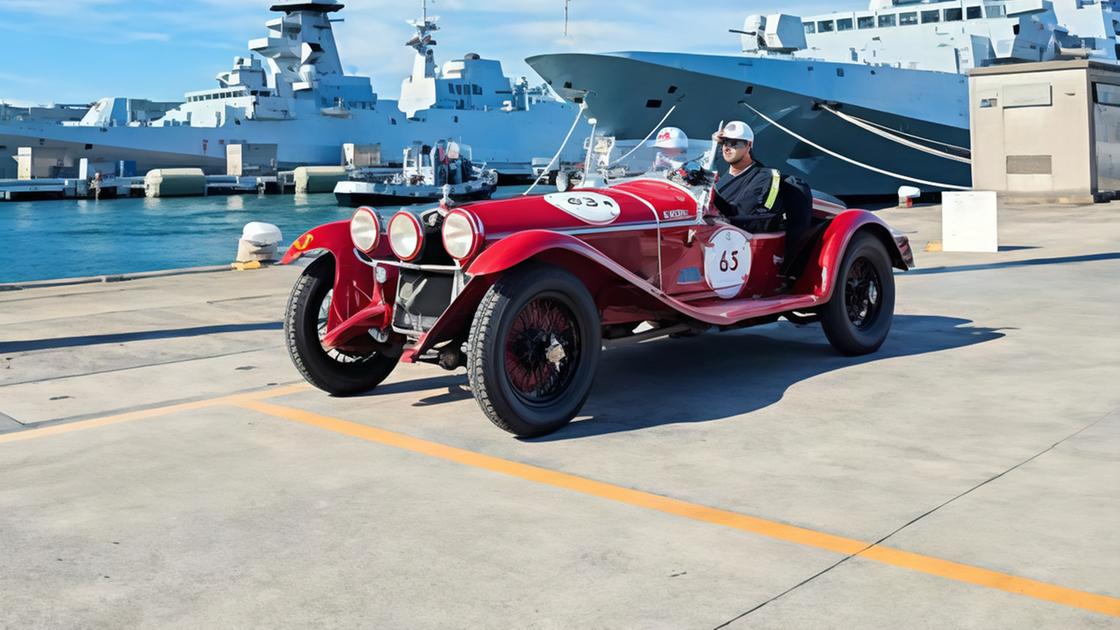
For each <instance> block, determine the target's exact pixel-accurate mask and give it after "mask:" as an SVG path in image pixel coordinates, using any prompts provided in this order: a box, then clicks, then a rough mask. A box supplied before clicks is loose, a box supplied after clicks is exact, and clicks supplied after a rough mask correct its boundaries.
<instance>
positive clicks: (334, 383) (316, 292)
mask: <svg viewBox="0 0 1120 630" xmlns="http://www.w3.org/2000/svg"><path fill="white" fill-rule="evenodd" d="M334 264H335V263H334V259H333V258H331V257H330V256H321V257H319V258H318V259H316V260H315V261H313V262H312V263H311V264H310V265H308V266H307V269H305V270H304V271H303V274H302V275H300V277H299V280H297V281H296V285H295V287H293V288H292V294H291V296H290V297H289V298H288V306H287V308H286V309H285V311H284V336H285V338H286V339H287V342H288V354H289V355H290V356H291V357H292V363H294V364H295V366H296V369H297V370H299V373H300V374H301V375H303V378H304V379H306V380H307V382H308V383H311V384H312V385H314V386H315V387H318V388H319V389H321V390H323V391H325V392H327V393H330V394H334V395H335V396H353V395H355V394H360V393H362V392H368V391H370V390H371V389H373V388H375V387H377V386H378V385H380V384H381V381H384V380H385V378H386V377H388V376H389V373H390V372H392V371H393V368H395V367H396V366H397V358H396V357H393V356H387V355H385V354H382V353H380V352H366V353H362V354H355V353H352V352H343V351H340V350H337V349H327V348H324V347H323V343H322V339H323V336H324V335H325V334H326V329H327V313H329V312H330V304H331V298H332V295H333V293H334Z"/></svg>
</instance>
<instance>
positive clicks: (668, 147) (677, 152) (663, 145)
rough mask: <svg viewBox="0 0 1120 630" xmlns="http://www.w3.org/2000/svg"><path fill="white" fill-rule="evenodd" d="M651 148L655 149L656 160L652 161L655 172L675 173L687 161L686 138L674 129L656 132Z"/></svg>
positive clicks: (669, 128)
mask: <svg viewBox="0 0 1120 630" xmlns="http://www.w3.org/2000/svg"><path fill="white" fill-rule="evenodd" d="M653 146H654V148H656V149H657V158H656V159H655V160H654V161H653V170H655V171H677V170H680V169H681V168H682V167H683V166H684V165H685V163H686V162H687V161H688V156H687V153H688V136H686V135H685V133H684V132H683V131H681V130H680V129H678V128H676V127H666V128H664V129H662V130H661V131H659V132H657V140H656V141H654V143H653Z"/></svg>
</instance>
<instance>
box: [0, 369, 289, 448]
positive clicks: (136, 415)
mask: <svg viewBox="0 0 1120 630" xmlns="http://www.w3.org/2000/svg"><path fill="white" fill-rule="evenodd" d="M306 389H307V385H303V384H300V385H288V386H286V387H277V388H273V389H266V390H261V391H259V392H250V393H248V394H234V395H232V396H221V397H218V398H208V399H206V400H197V401H194V402H188V403H179V404H177V405H167V406H164V407H153V408H151V409H141V410H140V411H130V412H128V413H121V414H116V415H112V416H104V417H101V418H91V419H89V420H79V421H77V422H68V423H65V424H55V425H51V426H49V427H43V428H41V429H27V430H26V431H17V432H15V433H5V434H2V435H0V444H7V443H9V442H22V441H24V440H34V439H36V438H44V437H49V436H52V435H61V434H63V433H73V432H74V431H84V430H86V429H96V428H98V427H107V426H110V425H114V424H121V423H124V422H134V421H136V420H144V419H147V418H156V417H159V416H165V415H167V414H169V413H176V412H178V411H193V410H197V409H206V408H208V407H216V406H219V405H236V404H238V403H242V402H249V401H254V400H264V399H267V398H274V397H276V396H284V395H287V394H294V393H296V392H301V391H304V390H306Z"/></svg>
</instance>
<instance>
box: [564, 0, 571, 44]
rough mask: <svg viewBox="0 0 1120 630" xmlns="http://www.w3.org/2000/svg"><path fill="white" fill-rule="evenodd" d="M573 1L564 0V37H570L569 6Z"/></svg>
mask: <svg viewBox="0 0 1120 630" xmlns="http://www.w3.org/2000/svg"><path fill="white" fill-rule="evenodd" d="M571 3H572V0H564V37H567V36H568V6H569V5H570V4H571Z"/></svg>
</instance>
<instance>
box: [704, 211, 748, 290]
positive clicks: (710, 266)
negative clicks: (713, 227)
mask: <svg viewBox="0 0 1120 630" xmlns="http://www.w3.org/2000/svg"><path fill="white" fill-rule="evenodd" d="M750 273H751V246H750V240H749V239H748V238H747V235H746V234H743V233H742V232H740V231H739V230H736V229H733V228H724V229H722V230H719V231H718V232H716V233H715V234H713V235H712V237H711V238H710V239H709V240H708V245H707V247H705V248H704V279H705V280H706V281H707V282H708V286H709V287H711V288H712V290H713V291H715V292H716V295H718V296H719V297H721V298H723V299H725V300H729V299H731V298H733V297H736V296H738V295H739V293H740V292H741V291H742V290H743V286H745V285H746V284H747V277H748V276H749V275H750Z"/></svg>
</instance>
